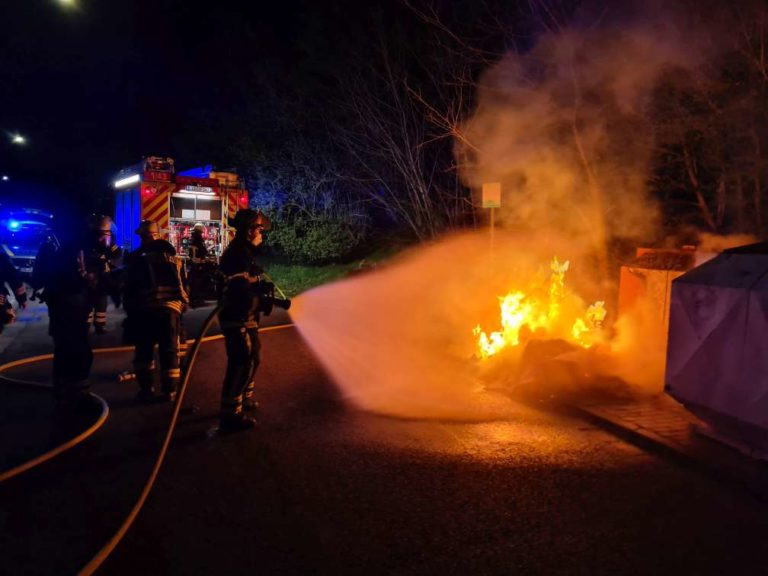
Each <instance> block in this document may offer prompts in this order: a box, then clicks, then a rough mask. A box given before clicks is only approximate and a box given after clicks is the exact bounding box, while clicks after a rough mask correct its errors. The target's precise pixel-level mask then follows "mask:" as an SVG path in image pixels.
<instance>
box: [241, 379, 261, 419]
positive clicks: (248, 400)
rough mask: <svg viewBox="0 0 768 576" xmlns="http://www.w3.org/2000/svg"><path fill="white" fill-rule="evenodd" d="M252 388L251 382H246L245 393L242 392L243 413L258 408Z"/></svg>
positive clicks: (252, 383)
mask: <svg viewBox="0 0 768 576" xmlns="http://www.w3.org/2000/svg"><path fill="white" fill-rule="evenodd" d="M254 387H255V386H254V382H253V380H251V381H250V382H248V386H246V387H245V392H243V412H253V411H254V410H258V408H259V401H258V400H256V398H254V397H253V389H254Z"/></svg>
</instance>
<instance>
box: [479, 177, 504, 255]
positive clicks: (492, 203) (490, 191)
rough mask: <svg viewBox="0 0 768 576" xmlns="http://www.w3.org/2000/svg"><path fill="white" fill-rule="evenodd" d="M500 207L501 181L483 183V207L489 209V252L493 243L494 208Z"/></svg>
mask: <svg viewBox="0 0 768 576" xmlns="http://www.w3.org/2000/svg"><path fill="white" fill-rule="evenodd" d="M500 207H501V182H485V183H483V208H490V210H491V253H493V244H494V238H493V236H494V217H495V212H496V208H500Z"/></svg>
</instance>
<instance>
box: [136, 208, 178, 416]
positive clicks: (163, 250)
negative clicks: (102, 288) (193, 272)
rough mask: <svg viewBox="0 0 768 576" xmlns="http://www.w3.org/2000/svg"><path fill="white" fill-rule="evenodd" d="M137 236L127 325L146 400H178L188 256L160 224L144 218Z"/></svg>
mask: <svg viewBox="0 0 768 576" xmlns="http://www.w3.org/2000/svg"><path fill="white" fill-rule="evenodd" d="M136 234H138V235H139V237H141V239H142V242H141V245H140V246H139V248H138V249H136V250H134V251H133V252H131V253H130V254H129V255H128V257H127V259H126V260H127V266H126V270H125V282H124V302H125V304H124V306H125V311H126V314H127V321H128V322H127V329H128V330H130V331H131V332H132V334H131V336H130V337H129V340H130V339H132V340H133V342H134V343H135V346H136V351H135V354H134V360H133V366H134V371H135V373H136V380H137V381H138V384H139V393H138V396H137V400H138V401H139V402H142V403H152V402H157V401H165V402H173V401H174V400H175V399H176V393H177V391H178V386H179V381H180V378H181V369H180V365H179V331H180V321H181V314H182V312H183V311H184V310H185V309H186V305H187V304H188V303H189V297H188V295H187V286H186V275H185V273H184V266H183V263H182V260H181V258H180V257H179V256H177V255H176V250H175V249H174V247H173V245H172V244H171V243H170V242H168V241H166V240H163V239H161V238H160V230H159V228H158V225H157V223H156V222H153V221H151V220H142V222H141V223H140V224H139V228H138V229H137V230H136ZM155 344H157V347H158V355H159V358H160V369H161V394H160V395H159V396H158V395H155V389H154V355H155V352H154V350H155Z"/></svg>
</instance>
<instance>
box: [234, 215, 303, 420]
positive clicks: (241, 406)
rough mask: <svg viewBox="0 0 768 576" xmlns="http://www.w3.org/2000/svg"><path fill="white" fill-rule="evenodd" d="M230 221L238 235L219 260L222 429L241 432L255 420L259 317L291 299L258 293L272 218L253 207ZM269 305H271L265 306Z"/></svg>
mask: <svg viewBox="0 0 768 576" xmlns="http://www.w3.org/2000/svg"><path fill="white" fill-rule="evenodd" d="M230 225H231V226H232V227H233V228H234V229H235V238H234V239H233V240H232V242H231V243H230V244H229V246H228V247H227V249H226V250H225V251H224V254H222V256H221V260H220V262H219V273H220V275H221V294H220V305H221V313H220V314H219V324H220V325H221V329H222V332H223V333H224V345H225V347H226V351H227V371H226V374H225V376H224V383H223V385H222V391H221V413H220V416H219V420H220V425H219V430H220V431H221V432H238V431H241V430H248V429H249V428H253V427H254V426H255V424H256V420H255V419H254V418H253V417H252V416H250V415H249V414H246V412H250V411H252V410H254V409H255V408H256V407H257V406H258V404H257V402H256V401H255V400H254V398H253V389H254V376H255V375H256V370H257V369H258V367H259V360H260V357H259V352H260V349H261V345H260V343H259V317H260V315H261V314H262V313H266V314H268V313H269V309H271V306H272V305H273V304H276V305H278V306H282V307H284V308H287V307H288V306H289V305H290V302H289V301H278V300H276V299H274V298H273V297H272V296H271V295H269V294H264V293H261V294H260V290H259V287H260V286H263V285H264V284H265V283H263V282H261V279H260V275H261V274H263V270H262V268H261V266H259V264H258V260H257V247H258V246H259V245H260V244H261V243H262V241H263V238H262V232H263V231H265V230H269V229H270V227H271V223H270V221H269V218H267V216H266V215H264V214H262V213H261V212H257V211H255V210H251V209H248V208H246V209H243V210H238V211H237V213H236V214H235V216H234V218H232V219H231V220H230ZM267 307H268V308H267Z"/></svg>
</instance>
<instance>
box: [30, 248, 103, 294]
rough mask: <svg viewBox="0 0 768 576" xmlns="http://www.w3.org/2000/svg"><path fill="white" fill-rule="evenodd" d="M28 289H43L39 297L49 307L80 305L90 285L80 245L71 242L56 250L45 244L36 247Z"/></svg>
mask: <svg viewBox="0 0 768 576" xmlns="http://www.w3.org/2000/svg"><path fill="white" fill-rule="evenodd" d="M32 288H34V289H35V290H43V294H42V297H43V299H44V300H45V301H46V302H48V303H49V304H51V303H52V302H62V303H63V302H66V303H68V304H76V303H81V301H82V302H84V301H85V298H86V297H87V296H88V292H89V289H91V288H92V286H91V285H90V283H89V277H88V272H87V270H86V265H85V255H84V251H83V248H82V244H81V243H80V242H78V241H73V242H65V243H63V244H62V245H61V246H59V247H57V246H56V245H55V244H53V243H52V242H46V243H44V244H43V245H42V246H40V250H39V251H38V253H37V257H36V258H35V268H34V270H33V271H32Z"/></svg>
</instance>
